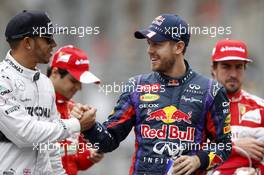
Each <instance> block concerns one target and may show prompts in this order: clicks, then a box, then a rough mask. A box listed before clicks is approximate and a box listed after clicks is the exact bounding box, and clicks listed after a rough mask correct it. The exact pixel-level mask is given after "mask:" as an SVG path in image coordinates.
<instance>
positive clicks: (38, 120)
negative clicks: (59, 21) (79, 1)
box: [0, 11, 95, 175]
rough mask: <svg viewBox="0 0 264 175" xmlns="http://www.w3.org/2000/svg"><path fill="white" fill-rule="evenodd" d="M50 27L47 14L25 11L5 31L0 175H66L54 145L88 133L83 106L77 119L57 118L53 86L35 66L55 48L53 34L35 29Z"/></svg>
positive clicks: (75, 113) (0, 100)
mask: <svg viewBox="0 0 264 175" xmlns="http://www.w3.org/2000/svg"><path fill="white" fill-rule="evenodd" d="M50 24H51V22H50V19H49V18H48V16H47V15H46V14H45V13H44V12H41V11H23V12H21V13H19V14H17V15H16V16H14V17H13V18H12V19H11V20H10V21H9V23H8V25H7V27H6V32H5V36H6V40H7V41H8V43H9V45H10V48H11V50H10V51H8V53H7V55H6V58H5V59H4V60H3V62H1V64H0V79H1V81H0V152H1V153H0V174H24V175H25V174H34V175H35V174H36V175H38V174H42V175H43V174H64V171H63V169H62V165H61V159H60V157H59V156H57V155H56V153H57V151H59V150H57V149H56V148H55V147H54V146H55V144H54V143H55V142H56V141H58V140H63V139H65V138H67V137H69V136H70V135H71V134H74V133H78V132H80V131H83V130H85V129H86V126H87V125H86V122H88V120H89V117H88V116H89V115H90V113H89V112H85V113H83V112H84V109H85V107H84V106H81V105H79V107H78V108H77V107H76V108H75V110H74V111H73V112H72V113H71V114H72V116H75V117H76V118H79V120H78V119H76V118H70V119H67V120H60V119H59V118H60V117H59V115H58V112H57V109H56V105H55V94H54V88H53V86H52V83H51V81H50V80H49V78H47V77H46V76H45V75H44V74H42V73H40V71H39V70H38V69H37V68H36V65H37V64H38V63H45V64H46V63H48V62H49V58H50V57H51V51H52V49H53V48H54V47H56V43H55V41H54V40H53V35H52V34H50V33H47V31H46V34H45V35H42V34H41V33H40V34H39V33H38V32H37V30H36V29H41V28H42V27H43V28H45V27H46V28H47V26H49V25H50ZM43 28H42V29H43ZM46 28H45V29H46ZM42 32H43V31H42ZM93 110H94V112H95V109H93ZM87 127H89V126H87Z"/></svg>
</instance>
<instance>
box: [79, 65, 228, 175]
mask: <svg viewBox="0 0 264 175" xmlns="http://www.w3.org/2000/svg"><path fill="white" fill-rule="evenodd" d="M185 64H186V67H187V71H186V73H185V75H184V76H183V77H180V78H178V79H173V78H170V77H167V76H165V75H162V74H159V73H157V72H152V73H150V74H145V75H140V76H136V77H133V78H131V79H130V80H129V83H128V84H127V86H126V87H125V88H124V89H123V90H124V92H123V93H122V95H121V96H120V98H119V100H118V102H117V105H116V107H115V108H114V110H113V112H112V114H110V116H109V118H108V120H107V121H106V122H104V124H103V125H101V124H99V123H96V124H95V125H94V126H93V127H92V128H91V129H90V130H88V131H86V132H84V134H85V137H86V138H87V139H89V141H90V142H92V143H99V149H100V151H102V152H110V151H112V150H114V149H116V148H117V147H118V146H119V144H120V142H121V141H122V140H124V139H125V138H126V137H127V135H128V134H129V132H130V131H131V129H132V128H133V127H134V130H135V137H136V143H135V153H134V157H133V160H132V165H131V168H130V175H132V174H136V175H158V174H159V175H160V174H165V173H166V168H167V164H168V162H169V160H170V158H171V157H172V156H180V155H197V156H198V157H199V159H200V161H201V166H200V168H199V170H197V171H196V172H195V173H196V174H199V173H202V171H203V170H206V169H210V168H213V167H215V166H217V165H219V164H221V163H222V162H223V161H225V160H226V159H227V158H228V156H229V154H230V152H231V149H232V146H231V136H230V123H229V120H227V118H226V117H227V115H228V114H229V102H228V99H227V97H226V94H225V91H224V89H223V87H222V86H221V85H220V84H219V83H217V82H216V81H213V80H210V79H207V78H205V77H203V76H201V75H199V74H197V73H195V72H194V71H193V70H192V69H191V68H190V67H189V65H188V63H187V61H185ZM208 139H210V143H207V141H208Z"/></svg>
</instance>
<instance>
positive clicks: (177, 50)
mask: <svg viewBox="0 0 264 175" xmlns="http://www.w3.org/2000/svg"><path fill="white" fill-rule="evenodd" d="M184 47H185V43H184V42H183V41H179V42H177V43H175V45H174V47H173V52H174V53H175V54H177V55H179V54H180V53H182V54H183V50H184Z"/></svg>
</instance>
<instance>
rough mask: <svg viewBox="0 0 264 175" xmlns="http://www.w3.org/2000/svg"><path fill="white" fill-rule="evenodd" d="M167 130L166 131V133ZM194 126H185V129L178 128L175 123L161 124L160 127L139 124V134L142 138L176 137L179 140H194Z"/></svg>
mask: <svg viewBox="0 0 264 175" xmlns="http://www.w3.org/2000/svg"><path fill="white" fill-rule="evenodd" d="M167 131H168V133H167ZM194 134H195V128H193V127H187V129H186V131H185V130H184V131H183V130H180V128H179V127H178V126H175V125H170V126H167V125H162V127H161V129H155V128H151V127H150V126H149V125H145V124H142V125H141V135H142V137H143V138H149V139H155V138H158V139H162V140H164V139H166V138H169V139H172V140H174V139H178V140H181V141H189V142H193V141H194Z"/></svg>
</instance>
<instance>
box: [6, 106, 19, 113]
mask: <svg viewBox="0 0 264 175" xmlns="http://www.w3.org/2000/svg"><path fill="white" fill-rule="evenodd" d="M19 108H20V106H18V105H16V106H12V107H11V108H9V109H7V110H5V113H6V115H8V114H11V113H12V112H15V111H18V110H19Z"/></svg>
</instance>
